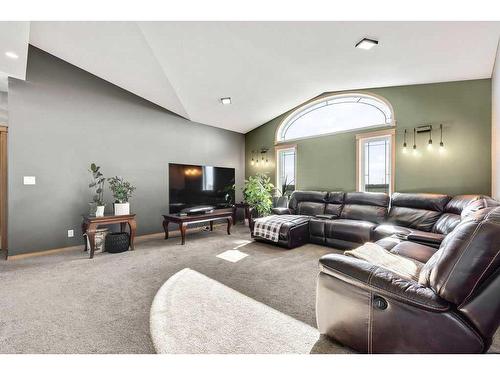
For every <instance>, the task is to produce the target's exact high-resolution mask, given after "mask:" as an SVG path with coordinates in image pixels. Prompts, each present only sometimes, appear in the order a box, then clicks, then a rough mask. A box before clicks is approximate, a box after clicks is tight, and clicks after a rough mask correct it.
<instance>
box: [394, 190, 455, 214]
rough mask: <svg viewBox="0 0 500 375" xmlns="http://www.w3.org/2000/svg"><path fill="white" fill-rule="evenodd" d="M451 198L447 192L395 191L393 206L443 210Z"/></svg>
mask: <svg viewBox="0 0 500 375" xmlns="http://www.w3.org/2000/svg"><path fill="white" fill-rule="evenodd" d="M449 200H450V197H449V196H448V195H445V194H425V193H394V194H392V198H391V206H397V207H411V208H416V209H421V210H427V211H440V212H442V211H444V207H445V206H446V204H447V203H448V202H449Z"/></svg>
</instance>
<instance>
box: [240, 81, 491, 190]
mask: <svg viewBox="0 0 500 375" xmlns="http://www.w3.org/2000/svg"><path fill="white" fill-rule="evenodd" d="M359 91H361V92H371V93H374V94H377V95H381V96H383V97H385V98H386V99H387V100H388V101H389V102H390V103H391V104H392V106H393V108H394V114H395V118H396V121H397V127H396V147H397V148H396V172H395V190H396V191H401V192H435V193H447V194H467V193H481V194H490V193H491V80H490V79H482V80H472V81H460V82H447V83H435V84H427V85H412V86H398V87H387V88H375V89H370V90H359ZM286 115H287V113H285V114H283V115H281V116H279V117H277V118H275V119H273V120H271V121H269V122H268V123H266V124H264V125H262V126H260V127H258V128H256V129H254V130H252V131H251V132H249V133H247V134H246V136H245V144H246V175H247V177H248V176H249V175H253V174H255V173H256V172H258V171H260V172H265V173H267V174H269V175H270V176H271V177H272V179H273V181H274V180H275V160H274V157H275V154H274V137H275V132H276V129H277V127H278V126H279V124H280V123H281V121H282V119H283V118H284V117H285V116H286ZM440 123H442V124H443V127H444V136H443V137H444V142H445V146H446V147H445V151H444V152H439V150H438V148H439V147H438V145H439V124H440ZM425 124H432V125H433V127H434V132H433V139H434V147H433V149H432V150H428V149H427V140H428V135H427V134H421V135H418V136H417V146H418V149H417V153H416V154H414V153H413V152H412V151H411V147H410V148H409V150H408V152H407V153H403V151H402V143H403V133H404V129H407V131H408V138H407V143H408V144H409V145H410V146H411V144H412V142H413V127H415V126H419V125H425ZM368 131H370V130H368ZM358 133H360V131H355V132H349V133H339V134H333V135H329V136H324V137H316V138H309V139H304V140H299V141H296V142H294V143H296V144H297V167H298V168H297V169H298V171H297V187H298V189H303V190H306V189H324V190H337V189H341V190H348V191H349V190H351V191H352V190H355V188H356V175H355V169H356V147H355V144H356V141H355V137H356V134H358ZM261 147H269V148H270V151H269V152H268V156H269V161H270V163H269V165H268V166H267V167H262V166H259V167H255V166H251V165H250V159H251V151H252V150H259V149H260V148H261Z"/></svg>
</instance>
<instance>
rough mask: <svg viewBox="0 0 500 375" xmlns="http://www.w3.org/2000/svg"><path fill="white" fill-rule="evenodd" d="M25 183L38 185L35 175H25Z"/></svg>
mask: <svg viewBox="0 0 500 375" xmlns="http://www.w3.org/2000/svg"><path fill="white" fill-rule="evenodd" d="M23 183H24V185H36V177H35V176H24V177H23Z"/></svg>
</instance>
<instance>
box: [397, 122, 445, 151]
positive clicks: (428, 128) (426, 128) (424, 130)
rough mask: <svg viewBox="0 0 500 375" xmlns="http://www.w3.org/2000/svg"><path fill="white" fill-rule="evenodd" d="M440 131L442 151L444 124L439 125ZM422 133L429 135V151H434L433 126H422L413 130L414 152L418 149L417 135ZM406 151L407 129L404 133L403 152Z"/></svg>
mask: <svg viewBox="0 0 500 375" xmlns="http://www.w3.org/2000/svg"><path fill="white" fill-rule="evenodd" d="M439 130H440V142H439V146H440V149H441V150H443V149H444V143H443V124H440V125H439ZM420 133H429V140H428V141H427V148H428V149H429V150H431V149H432V145H433V141H432V125H421V126H417V127H415V128H413V150H416V149H417V135H418V134H420ZM405 150H406V129H405V131H404V140H403V151H405Z"/></svg>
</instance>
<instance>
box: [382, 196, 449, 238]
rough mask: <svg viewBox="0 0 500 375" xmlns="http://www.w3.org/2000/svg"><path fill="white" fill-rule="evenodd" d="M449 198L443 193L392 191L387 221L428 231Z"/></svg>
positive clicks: (439, 215)
mask: <svg viewBox="0 0 500 375" xmlns="http://www.w3.org/2000/svg"><path fill="white" fill-rule="evenodd" d="M449 200H450V197H449V196H448V195H444V194H410V193H394V194H393V195H392V198H391V210H390V211H389V220H388V221H389V222H390V223H392V224H394V225H398V226H402V227H408V228H413V229H418V230H423V231H426V232H430V231H432V228H433V227H434V225H435V224H436V222H437V221H438V219H439V218H440V217H441V215H442V213H443V211H444V208H445V206H446V204H447V203H448V201H449Z"/></svg>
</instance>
